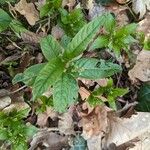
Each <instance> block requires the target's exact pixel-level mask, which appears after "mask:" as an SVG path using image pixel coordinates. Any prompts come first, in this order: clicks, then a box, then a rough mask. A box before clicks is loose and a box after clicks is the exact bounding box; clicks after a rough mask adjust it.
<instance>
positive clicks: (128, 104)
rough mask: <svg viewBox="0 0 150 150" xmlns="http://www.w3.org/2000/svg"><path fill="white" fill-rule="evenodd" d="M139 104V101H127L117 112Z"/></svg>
mask: <svg viewBox="0 0 150 150" xmlns="http://www.w3.org/2000/svg"><path fill="white" fill-rule="evenodd" d="M137 104H138V102H136V101H135V102H133V103H128V102H127V103H126V105H125V106H124V107H123V108H122V109H120V110H118V111H117V112H116V113H117V114H120V113H122V112H123V111H125V110H127V109H128V108H130V107H132V106H136V105H137Z"/></svg>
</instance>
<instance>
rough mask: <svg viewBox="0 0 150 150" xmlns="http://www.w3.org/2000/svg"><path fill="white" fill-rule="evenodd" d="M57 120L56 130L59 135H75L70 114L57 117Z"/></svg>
mask: <svg viewBox="0 0 150 150" xmlns="http://www.w3.org/2000/svg"><path fill="white" fill-rule="evenodd" d="M59 119H60V120H59V122H58V129H59V131H60V133H63V134H65V135H75V132H74V123H73V119H72V114H71V113H70V112H67V113H64V114H62V115H61V116H59Z"/></svg>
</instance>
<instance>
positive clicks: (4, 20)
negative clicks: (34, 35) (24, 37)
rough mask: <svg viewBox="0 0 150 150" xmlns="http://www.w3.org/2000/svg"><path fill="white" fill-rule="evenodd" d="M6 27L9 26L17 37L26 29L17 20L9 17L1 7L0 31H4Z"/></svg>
mask: <svg viewBox="0 0 150 150" xmlns="http://www.w3.org/2000/svg"><path fill="white" fill-rule="evenodd" d="M7 28H11V29H12V30H13V31H14V33H15V34H16V35H17V36H18V37H20V34H21V33H22V32H26V31H27V29H25V27H23V25H22V24H21V23H20V22H19V21H17V20H15V19H13V18H12V17H10V15H9V14H8V13H7V12H6V11H4V10H3V9H0V32H2V31H5V30H6V29H7Z"/></svg>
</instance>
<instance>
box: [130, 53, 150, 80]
mask: <svg viewBox="0 0 150 150" xmlns="http://www.w3.org/2000/svg"><path fill="white" fill-rule="evenodd" d="M128 75H129V77H130V79H131V80H132V81H133V82H135V81H136V80H137V79H139V80H141V81H143V82H147V81H150V51H146V50H142V51H141V52H140V53H139V54H138V56H137V60H136V64H135V66H134V67H133V68H132V69H131V70H130V71H129V72H128Z"/></svg>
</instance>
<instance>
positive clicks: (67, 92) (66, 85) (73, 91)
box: [53, 73, 79, 112]
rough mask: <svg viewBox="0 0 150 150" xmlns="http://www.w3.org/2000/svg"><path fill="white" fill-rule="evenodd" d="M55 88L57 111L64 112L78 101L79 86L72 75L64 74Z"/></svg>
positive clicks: (54, 95)
mask: <svg viewBox="0 0 150 150" xmlns="http://www.w3.org/2000/svg"><path fill="white" fill-rule="evenodd" d="M53 88H54V91H53V103H54V108H55V109H56V110H57V111H59V112H64V111H65V110H66V108H67V107H68V106H70V105H71V104H73V103H74V102H76V101H77V97H78V89H79V88H78V84H77V81H76V80H75V79H74V78H73V77H72V76H71V75H70V74H67V73H63V74H62V76H61V78H60V79H59V80H58V81H57V82H56V83H55V84H54V87H53Z"/></svg>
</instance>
